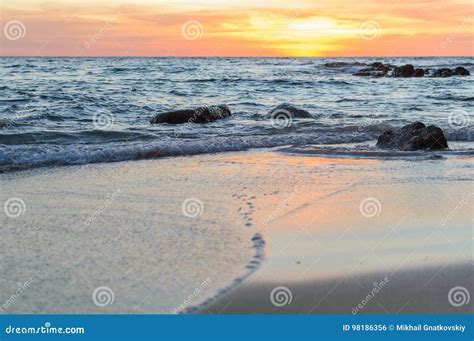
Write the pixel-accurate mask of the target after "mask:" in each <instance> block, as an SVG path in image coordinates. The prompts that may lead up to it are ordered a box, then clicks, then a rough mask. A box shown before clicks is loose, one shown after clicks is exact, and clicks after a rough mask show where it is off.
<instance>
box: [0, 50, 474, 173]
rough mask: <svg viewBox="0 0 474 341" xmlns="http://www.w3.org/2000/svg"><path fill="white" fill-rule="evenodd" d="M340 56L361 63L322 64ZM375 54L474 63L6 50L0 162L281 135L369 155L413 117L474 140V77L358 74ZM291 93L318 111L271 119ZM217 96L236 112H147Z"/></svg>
mask: <svg viewBox="0 0 474 341" xmlns="http://www.w3.org/2000/svg"><path fill="white" fill-rule="evenodd" d="M335 61H344V62H347V63H354V64H349V65H347V67H343V68H328V67H325V65H324V64H325V63H328V62H335ZM374 61H382V62H388V63H392V64H395V65H402V64H406V63H412V64H414V65H415V66H417V67H427V68H440V67H454V66H460V65H462V66H465V67H466V68H468V69H469V70H470V71H471V73H473V72H474V67H473V66H474V58H472V57H465V58H354V59H335V58H331V59H323V58H17V57H5V58H0V170H1V171H8V170H15V169H24V168H32V167H39V166H47V165H48V166H49V165H74V164H87V163H98V162H117V161H127V160H136V159H147V158H159V157H163V156H177V155H192V154H200V153H213V152H225V151H238V150H245V149H249V148H258V147H276V146H299V147H301V146H306V145H314V146H315V148H316V149H315V150H317V151H318V152H319V153H322V154H332V153H338V154H341V153H342V154H344V153H346V154H352V155H361V153H362V154H363V153H365V152H366V153H368V154H369V155H370V153H373V152H377V149H376V148H375V147H374V144H375V141H376V138H377V136H378V135H379V134H380V133H381V132H382V131H383V130H384V129H385V128H387V127H389V126H391V127H398V126H402V125H403V124H407V123H411V122H413V121H415V120H418V121H422V122H424V123H426V124H435V125H438V126H439V127H441V128H442V129H443V130H444V131H445V133H446V135H447V138H448V142H450V147H451V150H449V151H445V152H443V153H447V154H449V153H466V152H467V153H470V152H471V151H472V148H473V144H472V141H473V138H474V133H473V131H474V129H473V127H472V122H474V120H473V115H472V108H473V103H474V94H473V92H472V89H473V85H474V81H473V79H474V78H473V77H474V76H472V75H471V76H467V77H451V78H430V77H424V78H409V79H400V78H390V77H384V78H366V77H357V76H353V75H352V74H353V73H354V72H355V71H357V70H358V69H359V68H361V67H363V66H360V65H357V63H371V62H374ZM283 102H289V103H292V104H294V105H296V106H298V107H301V108H304V109H306V110H308V111H310V112H311V113H312V115H313V118H312V119H299V120H297V119H295V120H292V121H291V122H283V124H281V122H279V124H275V122H274V121H272V120H269V119H265V118H264V115H265V114H266V113H268V111H270V109H271V108H272V107H274V106H276V105H279V104H281V103H283ZM214 104H227V105H228V106H229V107H230V109H231V111H232V113H233V115H232V117H230V118H228V119H224V120H220V121H216V122H213V123H209V124H204V125H201V124H184V125H168V124H162V125H151V124H150V123H149V120H150V118H151V117H153V116H154V115H155V114H157V113H159V112H163V111H167V110H176V109H183V108H193V107H197V106H202V105H214ZM399 154H400V153H398V154H397V153H394V154H393V155H396V156H399ZM378 155H379V156H380V154H378ZM393 155H392V154H390V153H384V154H383V155H382V156H383V157H390V156H393ZM407 155H408V154H407Z"/></svg>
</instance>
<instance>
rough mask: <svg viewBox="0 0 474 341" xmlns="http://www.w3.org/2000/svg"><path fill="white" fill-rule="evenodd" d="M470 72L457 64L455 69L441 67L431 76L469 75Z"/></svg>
mask: <svg viewBox="0 0 474 341" xmlns="http://www.w3.org/2000/svg"><path fill="white" fill-rule="evenodd" d="M470 74H471V73H470V72H469V70H468V69H466V68H465V67H462V66H458V67H457V68H455V69H448V68H442V69H438V70H435V71H434V72H433V77H451V76H469V75H470Z"/></svg>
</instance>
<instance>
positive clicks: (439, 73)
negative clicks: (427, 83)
mask: <svg viewBox="0 0 474 341" xmlns="http://www.w3.org/2000/svg"><path fill="white" fill-rule="evenodd" d="M390 71H391V72H390ZM428 74H430V70H429V69H422V68H416V67H415V66H413V65H412V64H406V65H402V66H394V65H391V64H384V63H381V62H375V63H372V64H369V65H368V67H367V68H363V69H360V70H359V71H357V72H356V73H354V76H364V77H385V76H392V77H400V78H410V77H424V76H425V75H428ZM469 75H470V72H469V70H467V69H466V68H465V67H462V66H458V67H456V68H455V69H449V68H442V69H438V70H433V73H432V77H451V76H469Z"/></svg>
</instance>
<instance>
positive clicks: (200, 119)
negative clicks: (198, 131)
mask: <svg viewBox="0 0 474 341" xmlns="http://www.w3.org/2000/svg"><path fill="white" fill-rule="evenodd" d="M231 115H232V113H231V112H230V109H229V107H228V106H227V105H225V104H224V105H213V106H206V107H199V108H196V109H185V110H177V111H170V112H164V113H160V114H157V115H156V116H155V117H153V118H152V119H151V120H150V123H151V124H156V123H169V124H180V123H208V122H212V121H215V120H219V119H221V118H225V117H228V116H231Z"/></svg>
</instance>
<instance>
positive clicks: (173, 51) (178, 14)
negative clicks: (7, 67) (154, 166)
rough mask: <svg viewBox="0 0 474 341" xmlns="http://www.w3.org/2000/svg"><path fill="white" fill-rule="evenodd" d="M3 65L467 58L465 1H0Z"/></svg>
mask: <svg viewBox="0 0 474 341" xmlns="http://www.w3.org/2000/svg"><path fill="white" fill-rule="evenodd" d="M0 4H1V5H0V6H1V8H0V9H1V26H2V32H1V33H2V35H1V41H0V55H2V56H18V55H27V56H257V57H258V56H262V57H263V56H289V57H324V56H341V57H345V56H473V55H474V44H473V43H474V32H473V27H474V26H473V24H474V1H472V0H419V1H416V0H393V1H385V0H266V1H257V0H183V1H173V0H167V1H164V0H103V1H99V0H62V1H59V0H0Z"/></svg>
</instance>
